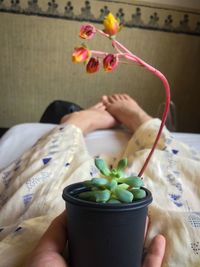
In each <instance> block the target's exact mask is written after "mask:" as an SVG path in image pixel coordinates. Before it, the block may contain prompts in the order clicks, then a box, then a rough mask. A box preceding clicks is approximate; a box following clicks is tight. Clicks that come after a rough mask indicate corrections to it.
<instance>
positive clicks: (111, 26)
mask: <svg viewBox="0 0 200 267" xmlns="http://www.w3.org/2000/svg"><path fill="white" fill-rule="evenodd" d="M103 25H104V32H105V33H107V34H108V35H110V36H113V35H115V34H116V33H118V32H119V30H120V28H121V27H120V22H119V20H118V19H116V18H115V17H114V16H113V14H112V13H109V14H108V15H107V16H106V17H105V18H104V21H103Z"/></svg>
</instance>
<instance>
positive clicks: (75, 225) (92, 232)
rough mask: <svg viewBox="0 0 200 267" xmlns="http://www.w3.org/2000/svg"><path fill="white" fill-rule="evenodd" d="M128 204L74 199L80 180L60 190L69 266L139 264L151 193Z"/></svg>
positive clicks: (132, 266)
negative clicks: (64, 218)
mask: <svg viewBox="0 0 200 267" xmlns="http://www.w3.org/2000/svg"><path fill="white" fill-rule="evenodd" d="M143 189H144V190H145V191H146V197H145V198H144V199H142V200H138V201H135V202H133V203H130V204H103V203H95V202H89V201H85V200H82V199H79V198H77V195H78V194H79V193H80V192H83V191H86V190H88V189H86V188H85V187H84V185H83V183H76V184H72V185H69V186H67V187H66V188H65V189H64V190H63V199H64V200H65V202H66V209H67V221H68V238H69V264H70V267H94V266H95V267H122V266H124V267H141V258H142V250H143V243H144V230H145V221H146V216H147V208H148V205H149V204H150V203H151V202H152V195H151V192H150V191H149V190H147V189H145V188H143Z"/></svg>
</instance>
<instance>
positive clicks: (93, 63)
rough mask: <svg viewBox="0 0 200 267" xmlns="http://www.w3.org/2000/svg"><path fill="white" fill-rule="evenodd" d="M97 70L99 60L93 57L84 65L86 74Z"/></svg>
mask: <svg viewBox="0 0 200 267" xmlns="http://www.w3.org/2000/svg"><path fill="white" fill-rule="evenodd" d="M98 70H99V60H98V59H97V58H95V57H91V58H90V60H89V62H88V63H87V65H86V71H87V73H95V72H97V71H98Z"/></svg>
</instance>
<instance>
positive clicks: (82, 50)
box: [72, 46, 90, 63]
mask: <svg viewBox="0 0 200 267" xmlns="http://www.w3.org/2000/svg"><path fill="white" fill-rule="evenodd" d="M89 57H90V51H89V49H87V48H86V47H84V46H81V47H77V48H75V49H74V53H73V54H72V62H73V63H79V62H84V61H86V60H87V59H88V58H89Z"/></svg>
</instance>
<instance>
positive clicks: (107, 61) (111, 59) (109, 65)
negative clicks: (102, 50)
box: [103, 54, 119, 72]
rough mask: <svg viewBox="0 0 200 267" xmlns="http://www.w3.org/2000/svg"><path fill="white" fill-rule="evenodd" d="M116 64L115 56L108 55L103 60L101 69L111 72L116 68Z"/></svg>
mask: <svg viewBox="0 0 200 267" xmlns="http://www.w3.org/2000/svg"><path fill="white" fill-rule="evenodd" d="M118 62H119V61H118V58H117V57H116V56H115V55H113V54H108V55H107V56H105V58H104V59H103V68H104V70H105V71H107V72H109V71H112V70H114V69H115V68H116V67H117V66H118Z"/></svg>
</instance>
